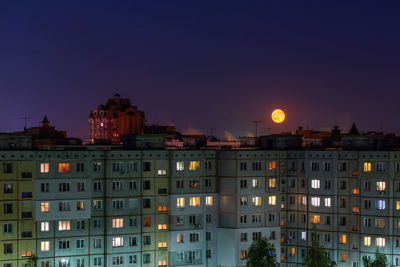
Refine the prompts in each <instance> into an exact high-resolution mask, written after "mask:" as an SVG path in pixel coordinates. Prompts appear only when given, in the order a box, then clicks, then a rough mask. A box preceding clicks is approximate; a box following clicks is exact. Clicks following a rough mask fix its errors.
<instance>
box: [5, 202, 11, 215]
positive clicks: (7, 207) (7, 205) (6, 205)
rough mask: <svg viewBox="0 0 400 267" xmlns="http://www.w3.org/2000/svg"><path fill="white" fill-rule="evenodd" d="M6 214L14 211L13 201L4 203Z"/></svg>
mask: <svg viewBox="0 0 400 267" xmlns="http://www.w3.org/2000/svg"><path fill="white" fill-rule="evenodd" d="M3 207H4V214H8V213H13V205H12V204H11V203H4V205H3Z"/></svg>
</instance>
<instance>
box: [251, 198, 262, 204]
mask: <svg viewBox="0 0 400 267" xmlns="http://www.w3.org/2000/svg"><path fill="white" fill-rule="evenodd" d="M252 203H253V206H261V197H253V199H252Z"/></svg>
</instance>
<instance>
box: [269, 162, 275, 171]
mask: <svg viewBox="0 0 400 267" xmlns="http://www.w3.org/2000/svg"><path fill="white" fill-rule="evenodd" d="M268 169H269V170H270V171H272V170H275V169H276V162H275V161H270V162H269V163H268Z"/></svg>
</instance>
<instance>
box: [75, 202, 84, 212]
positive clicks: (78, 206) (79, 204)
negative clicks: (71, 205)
mask: <svg viewBox="0 0 400 267" xmlns="http://www.w3.org/2000/svg"><path fill="white" fill-rule="evenodd" d="M76 210H85V204H84V202H83V201H81V200H79V201H77V202H76Z"/></svg>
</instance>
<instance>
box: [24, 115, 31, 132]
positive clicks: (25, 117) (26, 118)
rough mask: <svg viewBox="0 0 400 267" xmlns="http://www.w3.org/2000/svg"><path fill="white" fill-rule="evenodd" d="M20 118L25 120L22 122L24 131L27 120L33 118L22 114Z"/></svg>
mask: <svg viewBox="0 0 400 267" xmlns="http://www.w3.org/2000/svg"><path fill="white" fill-rule="evenodd" d="M21 119H23V120H24V121H25V123H24V131H25V130H26V125H27V124H26V123H27V121H28V120H31V119H33V117H27V116H24V117H21Z"/></svg>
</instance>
